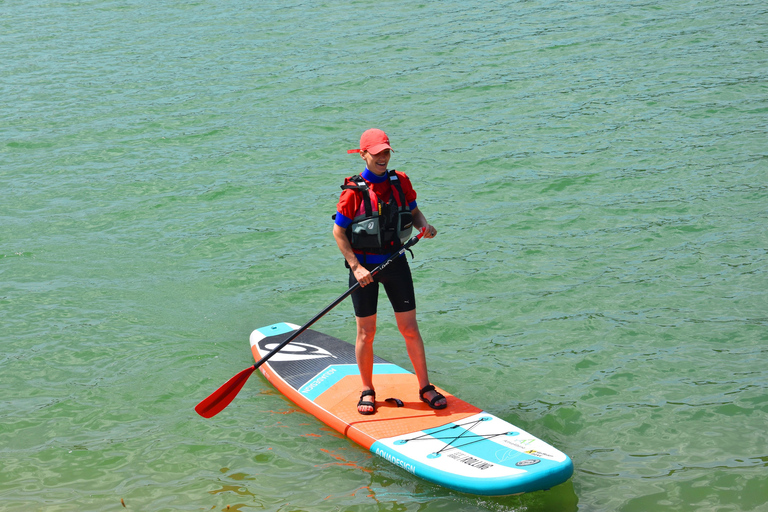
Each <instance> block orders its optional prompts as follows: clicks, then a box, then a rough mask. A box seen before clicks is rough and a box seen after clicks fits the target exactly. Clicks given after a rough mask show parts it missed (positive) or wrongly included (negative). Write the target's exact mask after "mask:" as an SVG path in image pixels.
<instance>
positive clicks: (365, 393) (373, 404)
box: [357, 389, 376, 416]
mask: <svg viewBox="0 0 768 512" xmlns="http://www.w3.org/2000/svg"><path fill="white" fill-rule="evenodd" d="M367 396H372V397H373V402H371V401H370V400H363V399H364V398H365V397H367ZM361 405H362V406H363V407H371V408H373V410H372V411H361V410H360V406H361ZM357 412H358V413H360V414H362V415H364V416H370V415H371V414H373V413H375V412H376V392H375V391H374V390H372V389H366V390H364V391H363V392H362V393H360V401H359V402H357Z"/></svg>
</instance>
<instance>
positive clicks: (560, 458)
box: [250, 323, 573, 496]
mask: <svg viewBox="0 0 768 512" xmlns="http://www.w3.org/2000/svg"><path fill="white" fill-rule="evenodd" d="M299 328H300V327H299V326H298V325H294V324H288V323H279V324H274V325H270V326H267V327H262V328H260V329H256V330H255V331H253V333H251V340H250V341H251V351H252V352H253V357H254V358H255V359H256V360H257V361H258V360H260V359H261V358H262V357H264V356H265V355H267V354H268V353H269V352H270V351H271V350H272V349H274V348H275V347H277V346H278V345H279V344H280V343H281V342H282V341H284V340H286V339H287V338H288V337H289V336H290V335H291V334H292V333H293V332H294V331H296V330H298V329H299ZM259 369H260V370H261V372H262V373H263V374H264V376H266V378H267V379H268V380H269V382H271V383H272V384H273V385H274V386H275V387H276V388H277V389H278V390H280V391H281V392H282V393H283V394H284V395H285V396H287V397H288V398H289V399H290V400H291V401H293V402H294V403H295V404H296V405H298V406H299V407H301V408H302V409H304V410H306V411H307V412H309V413H310V414H312V415H314V416H315V417H317V418H318V419H319V420H320V421H322V422H323V423H325V424H327V425H329V426H330V427H332V428H334V429H335V430H337V431H339V432H341V433H342V434H344V435H345V436H347V437H349V438H350V439H352V440H353V441H355V442H357V443H358V444H360V445H361V446H363V447H364V448H368V449H369V450H370V451H371V452H373V453H374V454H376V455H378V456H380V457H383V458H385V459H386V460H388V461H389V462H391V463H392V464H395V465H396V466H399V467H401V468H403V469H404V470H406V471H408V472H410V473H412V474H414V475H416V476H419V477H421V478H424V479H425V480H429V481H431V482H434V483H436V484H440V485H443V486H445V487H448V488H451V489H455V490H458V491H462V492H466V493H472V494H483V495H490V496H500V495H507V494H519V493H523V492H530V491H538V490H542V489H549V488H550V487H553V486H555V485H557V484H560V483H563V482H565V481H566V480H568V479H569V478H570V477H571V475H572V474H573V463H572V462H571V459H570V458H568V456H567V455H565V454H564V453H562V452H561V451H559V450H557V449H555V448H553V447H552V446H550V445H548V444H547V443H545V442H544V441H541V440H540V439H537V438H536V437H534V436H533V435H531V434H529V433H528V432H525V431H524V430H522V429H519V428H518V427H516V426H514V425H512V424H510V423H507V422H506V421H504V420H502V419H500V418H497V417H496V416H494V415H492V414H489V413H487V412H484V411H482V410H481V409H479V408H477V407H475V406H473V405H470V404H468V403H467V402H464V401H462V400H460V399H458V398H456V397H455V396H453V395H451V394H450V393H447V392H445V391H443V390H440V392H442V393H443V395H445V396H446V398H447V400H448V407H447V408H446V409H443V410H433V409H430V407H429V406H428V405H427V404H425V403H424V402H422V401H421V400H420V399H419V391H418V390H419V384H418V380H417V379H416V376H415V375H413V374H412V373H410V372H408V371H406V370H404V369H403V368H401V367H399V366H397V365H395V364H392V363H389V362H387V361H385V360H383V359H381V358H379V357H376V358H375V360H374V365H373V374H374V377H373V382H374V387H375V388H376V395H377V400H376V414H374V415H370V416H364V415H361V414H359V413H358V412H357V401H358V399H359V398H360V388H361V383H360V373H359V372H358V369H357V364H356V362H355V349H354V346H353V345H351V344H349V343H347V342H345V341H342V340H340V339H337V338H334V337H332V336H328V335H325V334H322V333H319V332H317V331H312V330H307V331H305V332H304V333H302V334H301V335H300V336H299V337H297V338H296V340H295V341H293V342H291V343H290V344H288V345H286V346H285V347H284V348H283V349H282V350H281V351H280V352H278V353H276V354H275V355H274V356H273V357H272V358H271V359H269V360H268V361H267V362H266V363H264V364H263V365H261V366H260V367H259ZM389 397H392V398H397V399H399V400H400V402H401V403H402V406H400V404H398V403H397V401H394V400H393V401H385V399H386V398H389ZM368 399H370V397H368Z"/></svg>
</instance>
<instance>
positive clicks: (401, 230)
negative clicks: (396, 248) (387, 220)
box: [397, 210, 413, 244]
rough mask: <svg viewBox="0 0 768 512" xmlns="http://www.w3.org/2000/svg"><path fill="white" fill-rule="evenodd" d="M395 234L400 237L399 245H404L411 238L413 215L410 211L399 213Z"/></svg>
mask: <svg viewBox="0 0 768 512" xmlns="http://www.w3.org/2000/svg"><path fill="white" fill-rule="evenodd" d="M397 223H398V224H397V233H398V234H399V236H400V243H403V244H404V243H405V242H407V241H408V239H409V238H411V232H413V214H412V213H411V210H408V211H403V212H400V215H399V216H398V219H397Z"/></svg>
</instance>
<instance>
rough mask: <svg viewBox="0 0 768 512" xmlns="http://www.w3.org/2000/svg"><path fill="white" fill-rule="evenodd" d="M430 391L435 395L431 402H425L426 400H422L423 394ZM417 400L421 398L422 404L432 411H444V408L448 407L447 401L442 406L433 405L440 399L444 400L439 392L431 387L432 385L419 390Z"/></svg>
mask: <svg viewBox="0 0 768 512" xmlns="http://www.w3.org/2000/svg"><path fill="white" fill-rule="evenodd" d="M430 391H434V392H435V393H437V394H436V395H435V396H434V397H433V398H432V400H427V399H426V398H424V393H429V392H430ZM419 398H421V401H422V402H424V403H425V404H427V405H429V406H430V407H431V408H433V409H445V408H446V407H448V401H446V403H444V404H443V405H435V402H438V401H439V400H441V399H442V400H445V397H444V396H443V395H442V394H441V393H440V392H439V391H437V390H435V386H433V385H432V384H429V385H427V386H424V388H422V389H421V390H419Z"/></svg>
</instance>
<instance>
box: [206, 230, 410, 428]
mask: <svg viewBox="0 0 768 512" xmlns="http://www.w3.org/2000/svg"><path fill="white" fill-rule="evenodd" d="M424 232H425V230H424V229H422V230H421V231H420V232H419V234H418V235H416V236H413V237H411V238H410V239H409V240H408V241H407V242H405V244H404V245H403V247H402V249H400V250H399V251H397V252H396V253H394V254H393V255H392V256H390V257H389V258H387V260H386V261H385V262H384V263H382V264H381V265H379V266H378V267H376V268H375V269H373V270H372V271H371V275H372V276H375V275H376V274H378V273H379V272H381V271H382V270H384V269H385V268H386V267H387V266H388V265H389V264H390V263H392V261H394V259H395V258H397V257H400V256H402V255H403V254H404V253H405V251H407V250H408V249H409V248H411V247H413V246H414V245H416V242H418V241H419V239H421V237H422V236H424ZM358 287H360V283H355V284H354V285H352V287H351V288H350V289H349V290H347V291H346V292H344V293H343V294H341V295H340V296H339V298H338V299H336V300H334V301H333V302H331V303H330V304H329V305H328V306H327V307H326V308H325V309H324V310H322V311H321V312H319V313H318V314H317V315H315V317H314V318H312V320H310V321H309V322H307V323H306V324H304V325H303V326H301V327H300V328H299V329H297V330H296V331H295V332H294V333H293V334H292V335H291V336H289V337H288V339H286V340H285V341H283V342H282V343H281V344H280V345H278V346H277V347H275V349H273V350H272V351H271V352H270V353H269V354H267V355H265V356H264V357H262V358H261V359H260V360H259V361H258V362H257V363H256V364H254V365H253V366H251V367H250V368H246V369H245V370H243V371H241V372H240V373H238V374H237V375H235V376H234V377H232V378H231V379H229V380H228V381H227V382H226V383H224V385H223V386H221V387H220V388H219V389H217V390H216V391H214V392H213V393H212V394H211V395H210V396H209V397H208V398H206V399H205V400H203V401H202V402H200V403H199V404H197V406H195V411H196V412H197V414H199V415H200V416H202V417H203V418H212V417H214V416H216V415H217V414H219V413H220V412H221V411H222V410H224V408H225V407H226V406H228V405H229V404H230V402H232V400H234V399H235V397H236V396H237V394H238V393H239V392H240V390H241V389H242V387H243V385H244V384H245V382H246V381H247V380H248V377H250V376H251V374H252V373H253V372H254V371H255V370H256V368H258V367H259V366H261V365H262V364H264V363H265V362H267V360H269V358H270V357H272V356H273V355H275V354H276V353H278V352H279V351H280V350H282V349H283V347H285V346H286V345H287V344H289V343H290V342H292V341H293V340H295V339H296V337H297V336H298V335H299V334H301V333H303V332H304V331H306V330H307V329H309V327H310V326H311V325H312V324H314V323H315V322H317V321H318V320H320V318H322V317H323V315H325V314H326V313H328V312H329V311H330V310H332V309H333V308H335V307H336V306H338V305H339V304H340V303H341V302H342V301H343V300H344V299H346V298H347V297H349V296H350V295H352V292H354V291H355V290H357V289H358Z"/></svg>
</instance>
